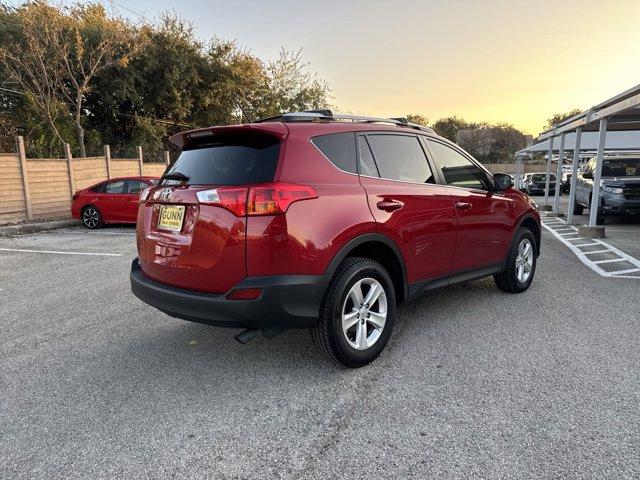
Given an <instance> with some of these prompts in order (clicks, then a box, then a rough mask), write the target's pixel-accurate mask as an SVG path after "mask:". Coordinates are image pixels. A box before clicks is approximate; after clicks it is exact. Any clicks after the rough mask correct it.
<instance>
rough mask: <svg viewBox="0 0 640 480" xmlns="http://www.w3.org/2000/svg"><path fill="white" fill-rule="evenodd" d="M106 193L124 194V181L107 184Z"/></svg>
mask: <svg viewBox="0 0 640 480" xmlns="http://www.w3.org/2000/svg"><path fill="white" fill-rule="evenodd" d="M105 192H106V193H124V180H117V181H115V182H109V183H107V184H106V188H105Z"/></svg>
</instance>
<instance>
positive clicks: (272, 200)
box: [131, 111, 540, 367]
mask: <svg viewBox="0 0 640 480" xmlns="http://www.w3.org/2000/svg"><path fill="white" fill-rule="evenodd" d="M171 140H172V142H173V143H174V144H176V145H177V146H179V147H181V148H182V153H181V154H180V157H179V158H178V159H177V160H176V161H175V163H173V164H172V165H171V166H170V167H169V168H168V169H167V172H166V173H165V175H164V177H163V179H162V180H161V182H160V184H159V185H158V186H154V187H151V188H149V189H147V190H145V191H144V192H143V193H142V194H141V197H140V208H139V211H138V229H137V243H138V255H139V256H138V258H137V259H136V260H134V262H133V264H132V266H131V288H132V291H133V293H134V294H135V295H136V296H137V297H138V298H140V299H141V300H143V301H144V302H146V303H148V304H150V305H152V306H154V307H156V308H157V309H159V310H161V311H163V312H165V313H167V314H168V315H171V316H174V317H178V318H182V319H186V320H191V321H195V322H201V323H206V324H209V325H215V326H226V327H236V328H237V327H241V328H245V329H248V330H247V331H245V332H243V333H242V334H240V335H239V336H238V337H239V340H240V341H243V340H246V339H248V338H250V337H251V336H253V335H255V334H256V333H257V332H259V331H263V333H264V334H265V336H268V335H270V334H273V333H275V332H277V331H279V330H283V329H288V328H311V329H312V336H313V338H314V341H315V343H316V345H317V346H318V348H319V349H320V351H321V352H322V353H323V354H325V355H326V356H327V357H328V358H329V359H331V360H334V361H336V362H338V363H341V364H343V365H346V366H348V367H359V366H362V365H365V364H367V363H369V362H371V361H372V360H373V359H374V358H376V357H377V356H378V355H379V354H380V352H381V351H382V349H383V348H384V346H385V344H386V343H387V341H388V340H389V336H390V335H391V331H392V329H393V324H394V321H395V318H396V307H397V305H399V304H401V303H402V302H405V301H407V300H408V299H410V298H412V297H414V296H416V295H417V294H420V293H423V292H425V291H428V290H433V289H435V288H439V287H443V286H446V285H451V284H454V283H459V282H463V281H467V280H471V279H475V278H479V277H484V276H487V275H493V276H494V278H495V282H496V284H497V286H498V288H500V289H501V290H504V291H506V292H514V293H517V292H522V291H524V290H526V289H527V288H528V287H529V285H530V284H531V281H532V280H533V276H534V273H535V268H536V259H537V257H538V255H539V252H540V217H539V215H538V213H537V211H536V210H535V208H534V207H533V205H532V204H531V203H530V202H529V200H528V197H527V196H526V195H525V194H523V193H521V192H518V191H517V190H515V189H513V188H512V184H511V179H510V177H509V176H508V175H504V174H495V175H492V174H491V173H490V172H489V171H487V170H486V169H485V168H484V167H483V166H482V165H480V164H479V163H478V162H477V161H476V160H474V159H473V158H472V157H471V156H470V155H469V154H468V153H466V152H465V151H464V150H462V149H461V148H459V147H458V146H457V145H455V144H453V143H451V142H449V141H447V140H445V139H443V138H441V137H439V136H437V135H436V134H435V133H434V132H433V131H432V130H430V129H426V128H423V127H419V126H417V125H414V124H411V123H407V122H406V120H404V119H376V118H368V117H351V116H340V115H333V114H332V113H331V112H330V111H313V112H300V113H293V114H285V115H282V116H281V117H277V118H271V119H267V120H264V121H259V122H256V123H252V124H247V125H233V126H225V127H212V128H204V129H199V130H193V131H189V132H185V133H182V134H179V135H176V136H174V137H172V139H171Z"/></svg>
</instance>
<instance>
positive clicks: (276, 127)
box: [169, 123, 289, 148]
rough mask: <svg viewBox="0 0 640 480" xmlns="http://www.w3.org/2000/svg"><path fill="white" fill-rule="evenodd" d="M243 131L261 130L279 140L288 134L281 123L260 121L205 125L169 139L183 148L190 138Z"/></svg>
mask: <svg viewBox="0 0 640 480" xmlns="http://www.w3.org/2000/svg"><path fill="white" fill-rule="evenodd" d="M243 132H247V133H248V132H251V133H253V132H262V133H266V134H269V135H273V136H275V137H278V138H279V139H280V140H284V139H285V138H287V135H288V134H289V129H288V128H287V126H286V125H284V124H283V123H260V124H248V125H245V124H243V125H229V126H225V127H207V128H198V129H196V130H188V131H186V132H181V133H177V134H175V135H172V136H171V137H169V141H170V142H171V143H172V144H174V145H175V146H176V147H179V148H183V147H184V146H185V145H186V144H188V143H189V142H190V141H191V140H192V139H193V140H195V139H200V138H206V137H213V136H216V135H228V134H234V133H243Z"/></svg>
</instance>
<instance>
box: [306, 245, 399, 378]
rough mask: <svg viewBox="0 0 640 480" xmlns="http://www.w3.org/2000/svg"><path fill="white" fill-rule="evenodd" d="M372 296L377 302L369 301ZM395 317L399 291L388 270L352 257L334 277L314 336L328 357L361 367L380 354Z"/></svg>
mask: <svg viewBox="0 0 640 480" xmlns="http://www.w3.org/2000/svg"><path fill="white" fill-rule="evenodd" d="M358 292H359V293H358ZM368 298H373V299H374V300H373V303H369V304H368V305H367V304H365V302H366V301H367V299H368ZM369 302H371V300H369ZM395 317H396V295H395V291H394V288H393V282H392V280H391V277H390V276H389V274H388V273H387V271H386V270H385V269H384V267H382V265H380V264H379V263H378V262H375V261H373V260H371V259H368V258H359V257H351V258H347V259H346V260H345V261H344V262H342V264H341V265H340V267H339V268H338V271H337V272H336V274H335V275H334V277H333V279H332V280H331V283H330V284H329V287H328V288H327V292H326V293H325V297H324V301H323V303H322V306H321V309H320V318H319V319H318V323H317V324H316V326H315V327H314V328H313V329H312V330H311V336H312V338H313V342H314V343H315V345H316V347H317V348H318V350H319V351H320V353H322V354H323V355H324V356H325V357H326V358H327V359H328V360H330V361H332V362H334V363H336V364H338V365H341V366H345V367H348V368H358V367H362V366H364V365H367V364H368V363H370V362H372V361H373V360H375V359H376V357H378V355H380V352H382V350H383V349H384V347H385V345H386V344H387V342H388V341H389V337H390V336H391V332H392V330H393V324H394V322H395Z"/></svg>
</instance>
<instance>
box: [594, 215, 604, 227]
mask: <svg viewBox="0 0 640 480" xmlns="http://www.w3.org/2000/svg"><path fill="white" fill-rule="evenodd" d="M605 222H606V219H605V216H604V215H600V214H598V216H597V217H596V225H604V224H605Z"/></svg>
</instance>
